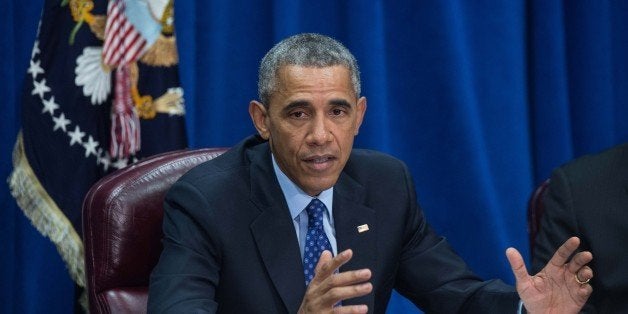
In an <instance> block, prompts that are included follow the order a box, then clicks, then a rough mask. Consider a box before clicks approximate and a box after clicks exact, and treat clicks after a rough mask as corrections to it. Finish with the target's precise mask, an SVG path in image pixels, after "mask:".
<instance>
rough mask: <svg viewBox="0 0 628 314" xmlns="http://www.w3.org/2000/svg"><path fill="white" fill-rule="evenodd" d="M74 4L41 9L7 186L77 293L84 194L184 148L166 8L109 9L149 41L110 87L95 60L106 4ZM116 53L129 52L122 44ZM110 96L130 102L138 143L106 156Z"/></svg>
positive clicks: (109, 71)
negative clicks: (144, 161) (111, 176)
mask: <svg viewBox="0 0 628 314" xmlns="http://www.w3.org/2000/svg"><path fill="white" fill-rule="evenodd" d="M79 2H80V3H81V5H76V3H78V2H77V1H62V0H46V1H45V4H44V9H43V11H42V12H43V13H42V17H41V21H40V25H39V33H38V38H37V40H36V41H35V43H34V45H33V50H32V54H31V60H30V65H29V67H28V70H27V73H28V75H27V76H26V80H25V82H24V89H23V96H22V107H21V112H22V130H21V132H20V135H19V136H18V139H17V141H16V145H15V150H14V170H13V172H12V174H11V177H10V178H9V183H10V188H11V192H12V194H13V196H14V197H15V198H16V200H17V202H18V205H19V206H20V207H21V208H22V210H23V211H24V213H25V215H26V216H27V217H28V218H29V219H30V220H31V221H32V223H33V225H34V226H35V227H36V228H37V229H38V230H39V231H40V232H41V233H42V234H43V235H44V236H46V237H49V238H50V239H51V241H53V242H54V243H55V245H56V246H57V249H58V251H59V253H60V254H61V257H62V258H63V259H64V261H65V262H66V264H67V265H68V269H69V271H70V274H71V276H72V278H73V279H74V280H75V281H76V283H77V284H78V285H79V286H83V287H84V285H85V278H84V269H83V267H84V264H83V244H82V241H81V230H82V228H81V204H82V201H83V197H84V196H85V194H86V193H87V191H88V189H89V188H90V187H91V186H92V184H94V183H95V182H96V181H97V180H98V179H100V178H101V177H103V176H104V175H106V174H108V173H110V172H112V171H115V170H116V169H120V168H122V167H125V166H127V165H130V164H132V163H133V162H135V161H137V160H139V159H141V158H143V157H147V156H149V155H153V154H156V153H160V152H165V151H171V150H177V149H182V148H185V147H186V146H187V143H186V135H185V128H184V102H183V90H182V89H181V87H180V84H179V78H178V69H177V65H178V56H177V51H176V45H175V38H174V34H173V16H174V14H173V1H164V0H124V1H123V2H124V4H125V6H121V7H120V10H118V11H117V13H116V14H117V16H118V17H124V16H125V15H129V14H136V15H137V16H135V15H134V16H127V17H128V19H129V20H131V21H133V22H134V23H136V24H133V25H132V24H129V26H128V27H133V28H134V29H135V30H136V33H137V36H138V37H142V36H143V37H146V38H148V39H147V40H145V44H144V45H143V46H142V49H141V50H139V51H138V50H137V49H136V50H134V51H133V53H134V56H133V58H132V59H128V60H131V61H129V62H127V63H125V67H126V68H125V73H126V76H125V77H124V78H125V82H117V81H116V77H117V75H116V71H118V67H117V66H116V65H111V64H109V65H107V63H106V62H104V61H103V43H104V42H105V40H106V39H107V38H113V37H112V35H109V34H108V33H107V32H108V28H107V27H106V25H107V12H108V10H107V7H108V4H109V1H106V0H81V1H79ZM112 2H116V3H118V4H119V3H121V1H120V0H117V1H114V0H112ZM125 7H129V8H131V9H133V10H131V11H128V12H127V11H125ZM114 40H115V38H114ZM116 53H118V54H120V55H122V56H124V54H125V53H129V52H128V51H127V49H125V47H124V46H123V47H120V48H119V49H118V50H117V51H116ZM119 87H120V88H123V89H124V90H125V91H126V93H120V92H119V89H118V88H119ZM116 97H122V98H118V99H119V100H120V101H124V102H125V103H127V104H130V106H129V108H131V111H132V113H133V115H134V117H136V120H138V121H139V125H134V126H133V127H134V128H135V130H137V131H139V134H140V138H141V141H139V142H137V141H136V143H134V145H135V147H137V148H139V150H132V151H130V152H131V153H132V154H126V155H124V154H116V155H115V156H112V155H111V153H110V152H111V151H112V149H111V147H110V145H111V143H112V141H111V136H112V135H111V134H112V125H114V127H113V128H115V123H113V122H112V116H113V113H112V102H113V100H114V99H115V98H116ZM124 97H126V98H124ZM122 140H125V139H122Z"/></svg>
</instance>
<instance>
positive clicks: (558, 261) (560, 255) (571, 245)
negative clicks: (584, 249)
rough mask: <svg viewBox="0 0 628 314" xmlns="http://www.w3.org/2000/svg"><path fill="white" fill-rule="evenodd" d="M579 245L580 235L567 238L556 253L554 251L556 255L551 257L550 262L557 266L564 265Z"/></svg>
mask: <svg viewBox="0 0 628 314" xmlns="http://www.w3.org/2000/svg"><path fill="white" fill-rule="evenodd" d="M579 245H580V239H579V238H578V237H571V238H569V239H567V241H565V243H563V245H561V246H560V247H559V248H558V250H556V253H554V256H552V259H550V261H549V263H548V264H549V265H552V266H556V267H563V265H565V263H566V262H567V260H568V259H569V257H570V256H571V254H573V252H575V251H576V249H577V248H578V246H579Z"/></svg>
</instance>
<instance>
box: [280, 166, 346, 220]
mask: <svg viewBox="0 0 628 314" xmlns="http://www.w3.org/2000/svg"><path fill="white" fill-rule="evenodd" d="M271 156H272V159H273V168H274V169H275V176H276V177H277V180H278V181H279V186H280V187H281V191H282V192H283V195H284V197H285V198H286V202H287V203H288V209H289V210H290V216H291V217H292V219H293V220H294V219H295V218H296V217H298V216H299V214H300V213H301V212H302V211H303V209H304V208H305V207H306V206H307V205H308V204H309V203H310V202H311V201H312V199H313V197H311V196H309V195H307V193H305V192H304V191H303V190H302V189H301V188H299V187H298V186H297V185H296V184H295V183H294V182H292V180H290V178H288V176H287V175H286V174H285V173H283V171H281V169H280V168H279V165H277V161H276V160H275V155H273V154H271ZM333 195H334V187H333V186H332V187H331V188H329V189H327V190H324V191H322V192H321V193H320V194H319V195H318V196H317V197H316V198H318V199H319V200H320V201H321V202H323V204H325V207H327V214H328V215H329V217H333V216H332V213H333V211H332V208H333V207H332V205H333Z"/></svg>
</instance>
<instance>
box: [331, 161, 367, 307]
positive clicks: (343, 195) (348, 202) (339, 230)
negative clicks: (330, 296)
mask: <svg viewBox="0 0 628 314" xmlns="http://www.w3.org/2000/svg"><path fill="white" fill-rule="evenodd" d="M364 197H365V192H364V188H363V187H362V185H360V184H359V183H357V182H356V181H355V180H353V179H352V178H351V177H349V176H348V175H346V174H345V173H344V172H343V173H342V174H341V176H340V178H339V179H338V183H336V185H335V186H334V205H333V206H334V210H333V212H334V227H335V229H336V241H337V244H338V252H342V251H344V250H346V249H351V250H352V251H353V258H351V260H350V261H349V262H348V263H347V264H345V265H343V266H342V267H341V271H348V270H356V269H361V268H369V269H370V270H371V271H372V272H373V276H374V275H375V272H376V271H377V269H376V261H377V224H376V217H375V211H374V210H373V209H372V208H369V207H367V206H365V205H364ZM359 226H362V227H360V230H362V232H360V230H358V227H359ZM366 226H368V230H364V229H365V227H366ZM343 304H366V305H368V307H369V309H373V308H374V296H373V293H370V294H368V295H366V296H363V297H360V298H354V299H350V300H347V301H344V302H343Z"/></svg>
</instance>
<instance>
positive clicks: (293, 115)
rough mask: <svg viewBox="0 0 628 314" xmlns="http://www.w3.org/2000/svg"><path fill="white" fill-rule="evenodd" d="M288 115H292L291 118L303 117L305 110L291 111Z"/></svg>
mask: <svg viewBox="0 0 628 314" xmlns="http://www.w3.org/2000/svg"><path fill="white" fill-rule="evenodd" d="M290 116H291V117H293V118H303V116H305V112H303V111H295V112H291V113H290Z"/></svg>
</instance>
